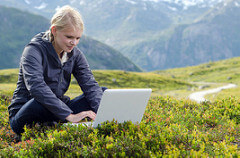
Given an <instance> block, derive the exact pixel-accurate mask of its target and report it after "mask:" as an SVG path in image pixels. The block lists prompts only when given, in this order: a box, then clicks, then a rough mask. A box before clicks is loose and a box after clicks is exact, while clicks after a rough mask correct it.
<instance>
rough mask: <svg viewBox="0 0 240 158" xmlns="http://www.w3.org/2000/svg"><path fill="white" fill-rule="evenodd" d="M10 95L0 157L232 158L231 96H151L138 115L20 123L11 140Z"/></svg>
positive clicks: (236, 145)
mask: <svg viewBox="0 0 240 158" xmlns="http://www.w3.org/2000/svg"><path fill="white" fill-rule="evenodd" d="M6 104H9V100H8V99H5V98H2V99H1V105H0V115H1V122H0V139H1V141H0V157H162V156H164V157H218V156H220V157H222V156H225V157H237V156H238V155H239V154H240V140H239V138H240V132H239V131H240V124H239V123H240V118H239V116H240V114H239V112H240V104H239V100H238V99H236V98H228V99H225V100H222V101H219V102H214V103H210V102H208V103H203V104H196V103H194V102H191V101H187V100H176V99H174V98H170V97H154V98H151V100H150V101H149V103H148V106H147V109H146V111H145V114H144V117H143V120H142V122H141V123H140V124H138V125H133V124H132V123H131V122H126V123H123V124H116V122H114V121H113V122H109V123H106V124H103V125H102V126H101V127H98V128H96V129H94V128H90V127H85V126H82V125H80V126H78V127H74V126H64V125H61V124H58V125H56V126H55V127H42V126H39V125H38V126H37V125H36V126H34V127H33V128H31V129H30V128H28V127H25V131H26V132H25V133H24V134H23V136H22V141H21V142H19V143H14V139H13V136H14V134H13V132H12V131H11V130H10V127H9V124H8V118H7V115H8V114H7V106H6Z"/></svg>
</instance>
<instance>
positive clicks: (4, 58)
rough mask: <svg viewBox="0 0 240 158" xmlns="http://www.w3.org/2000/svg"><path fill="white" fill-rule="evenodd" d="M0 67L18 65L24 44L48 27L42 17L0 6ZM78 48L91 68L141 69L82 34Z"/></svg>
mask: <svg viewBox="0 0 240 158" xmlns="http://www.w3.org/2000/svg"><path fill="white" fill-rule="evenodd" d="M0 18H1V19H2V21H3V22H2V23H0V42H1V45H0V69H5V68H16V67H18V65H19V60H20V56H21V54H22V50H23V48H24V46H25V45H26V44H27V43H28V42H29V41H30V39H31V38H32V37H33V36H34V35H35V34H37V33H39V32H42V31H45V30H47V29H48V28H49V20H47V19H46V18H44V17H42V16H38V15H34V14H30V13H28V12H23V11H20V10H18V9H14V8H7V7H3V6H0ZM79 48H80V49H82V51H83V52H84V53H85V55H86V57H87V59H88V61H89V64H90V67H91V68H92V69H119V70H127V71H141V69H140V68H138V67H137V66H136V65H135V64H133V63H132V62H131V61H130V60H129V59H128V58H126V57H124V56H123V55H122V54H121V53H120V52H118V51H116V50H115V49H113V48H111V47H109V46H107V45H105V44H103V43H101V42H99V41H96V40H94V39H92V38H89V37H86V36H85V37H83V38H82V39H81V42H80V43H79Z"/></svg>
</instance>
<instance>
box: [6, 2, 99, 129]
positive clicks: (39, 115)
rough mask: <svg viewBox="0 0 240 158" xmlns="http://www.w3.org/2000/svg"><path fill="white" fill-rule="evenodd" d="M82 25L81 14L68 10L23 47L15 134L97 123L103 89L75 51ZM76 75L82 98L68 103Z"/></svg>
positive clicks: (12, 110) (13, 111) (12, 117)
mask: <svg viewBox="0 0 240 158" xmlns="http://www.w3.org/2000/svg"><path fill="white" fill-rule="evenodd" d="M83 27H84V25H83V21H82V18H81V15H80V13H79V12H78V11H76V10H75V9H73V8H71V7H69V6H64V7H62V8H60V9H59V10H58V11H57V12H56V13H55V15H54V16H53V17H52V20H51V27H50V29H49V30H48V31H46V32H43V33H39V34H37V35H36V36H35V37H34V38H33V39H32V40H31V41H30V42H29V44H28V45H27V46H26V47H25V49H24V51H23V54H22V57H21V61H20V69H19V76H18V82H17V88H16V90H15V91H14V94H13V98H12V102H11V104H10V105H9V107H8V111H9V121H10V126H11V128H12V130H13V131H14V132H15V133H16V134H21V133H22V132H24V130H23V127H24V125H28V124H32V123H33V122H35V123H36V122H40V123H44V122H52V121H56V122H58V121H69V122H74V123H76V122H79V121H81V120H82V119H84V118H86V117H88V118H90V119H93V120H94V119H95V116H96V112H97V110H98V106H99V103H100V100H101V97H102V93H103V89H102V88H101V87H99V85H98V83H97V82H96V81H95V79H94V77H93V74H92V72H91V70H90V69H89V65H88V63H87V61H86V58H85V56H84V55H83V53H82V52H81V51H80V50H79V49H78V48H77V47H76V45H77V44H78V42H79V40H80V38H81V36H82V33H83ZM72 74H73V76H74V77H75V78H76V80H77V82H78V84H79V86H80V87H81V89H82V91H83V94H82V95H81V96H79V97H76V98H75V99H73V100H70V98H69V97H67V96H65V95H64V94H65V92H66V91H67V90H68V87H69V84H70V81H71V75H72Z"/></svg>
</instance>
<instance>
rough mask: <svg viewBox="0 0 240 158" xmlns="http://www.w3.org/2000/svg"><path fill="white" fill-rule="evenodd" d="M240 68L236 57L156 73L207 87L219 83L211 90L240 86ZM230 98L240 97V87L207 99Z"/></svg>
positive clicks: (239, 60) (238, 58) (239, 62)
mask: <svg viewBox="0 0 240 158" xmlns="http://www.w3.org/2000/svg"><path fill="white" fill-rule="evenodd" d="M239 67H240V57H236V58H231V59H228V60H222V61H218V62H210V63H206V64H201V65H198V66H192V67H185V68H176V69H169V70H165V71H155V72H154V73H156V74H159V75H162V76H165V77H169V78H174V79H179V80H184V81H186V82H189V83H192V82H194V83H195V84H197V83H200V84H202V85H207V84H206V83H209V82H210V83H219V84H215V86H211V85H210V87H209V88H212V87H216V86H222V85H226V84H227V83H234V84H236V85H240V72H239ZM229 96H235V97H238V96H240V87H239V86H238V87H236V88H233V89H228V90H223V91H221V92H220V93H218V94H214V95H209V96H207V98H208V99H209V98H210V99H213V100H216V99H223V98H225V97H229Z"/></svg>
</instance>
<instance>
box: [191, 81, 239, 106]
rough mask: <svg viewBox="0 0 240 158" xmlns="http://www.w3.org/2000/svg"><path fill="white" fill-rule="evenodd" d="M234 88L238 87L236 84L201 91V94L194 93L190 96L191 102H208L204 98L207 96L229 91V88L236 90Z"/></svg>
mask: <svg viewBox="0 0 240 158" xmlns="http://www.w3.org/2000/svg"><path fill="white" fill-rule="evenodd" d="M234 87H237V85H235V84H228V85H225V86H222V87H218V88H213V89H209V90H205V91H200V92H194V93H192V94H190V95H189V98H190V99H191V100H194V101H196V102H198V103H200V102H203V101H206V99H205V98H204V96H205V95H207V94H211V93H217V92H220V91H221V90H223V89H229V88H234Z"/></svg>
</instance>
